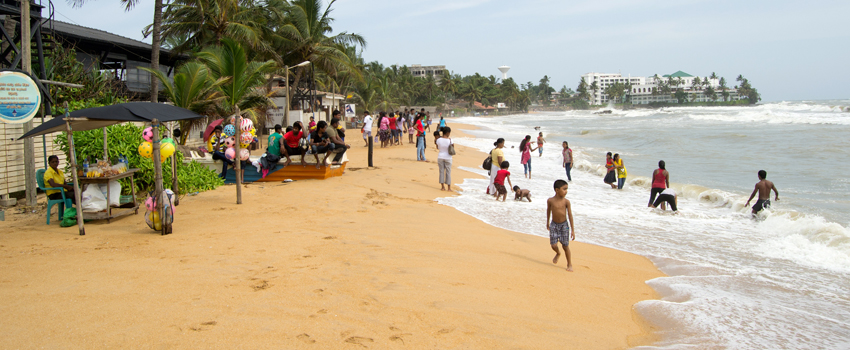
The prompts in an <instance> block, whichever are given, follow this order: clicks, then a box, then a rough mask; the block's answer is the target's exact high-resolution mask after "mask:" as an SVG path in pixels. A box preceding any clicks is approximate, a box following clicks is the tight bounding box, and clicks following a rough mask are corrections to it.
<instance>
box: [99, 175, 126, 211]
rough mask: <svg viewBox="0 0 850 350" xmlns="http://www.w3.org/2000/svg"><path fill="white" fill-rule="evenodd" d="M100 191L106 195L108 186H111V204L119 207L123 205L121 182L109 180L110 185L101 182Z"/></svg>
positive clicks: (108, 199)
mask: <svg viewBox="0 0 850 350" xmlns="http://www.w3.org/2000/svg"><path fill="white" fill-rule="evenodd" d="M98 186H99V187H100V192H101V193H103V197H104V198H105V197H106V186H109V194H110V196H109V198H107V201H108V202H109V206H110V207H113V208H117V207H120V206H121V183H120V182H118V181H117V180H112V181H109V184H108V185H104V184H100V185H98Z"/></svg>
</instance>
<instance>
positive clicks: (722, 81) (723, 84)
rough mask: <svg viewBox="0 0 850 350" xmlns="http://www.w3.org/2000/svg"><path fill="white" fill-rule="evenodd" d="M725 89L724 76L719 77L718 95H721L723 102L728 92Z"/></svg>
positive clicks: (727, 96)
mask: <svg viewBox="0 0 850 350" xmlns="http://www.w3.org/2000/svg"><path fill="white" fill-rule="evenodd" d="M726 89H728V88H727V87H726V78H724V77H720V95H722V96H723V102H726V99H728V98H729V92H727V91H726Z"/></svg>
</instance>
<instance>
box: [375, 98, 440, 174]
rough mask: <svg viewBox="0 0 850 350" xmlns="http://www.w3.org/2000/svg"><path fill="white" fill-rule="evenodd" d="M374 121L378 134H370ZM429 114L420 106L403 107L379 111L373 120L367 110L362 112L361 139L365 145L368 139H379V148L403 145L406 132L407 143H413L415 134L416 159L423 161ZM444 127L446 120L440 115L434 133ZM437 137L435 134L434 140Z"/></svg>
mask: <svg viewBox="0 0 850 350" xmlns="http://www.w3.org/2000/svg"><path fill="white" fill-rule="evenodd" d="M373 122H376V124H377V125H378V134H377V135H376V136H373V135H372V124H373ZM431 123H432V121H431V116H430V114H429V113H428V112H426V111H425V108H422V110H420V111H419V112H417V111H416V110H414V109H405V110H404V112H400V111H395V112H392V111H391V112H380V113H378V119H377V120H374V119H373V118H372V116H371V115H370V114H369V111H364V112H363V128H362V129H361V132H362V133H363V141H364V142H365V145H364V147H365V146H368V145H369V139H370V138H372V137H374V138H375V142H377V141H378V140H380V142H381V148H384V147H390V146H393V145H404V137H403V135H404V134H405V133H407V135H408V143H409V144H411V145H413V144H414V141H413V136H414V134H415V135H416V141H415V142H416V143H415V145H416V160H417V161H421V162H424V161H426V159H425V149H426V148H427V142H426V138H425V132H427V131H431ZM444 127H446V121H445V119H443V117H442V115H441V116H440V124H439V127H438V130H437V131H436V132H435V133H439V132H441V130H442V128H444ZM437 138H438V137H436V136H435V140H436V139H437Z"/></svg>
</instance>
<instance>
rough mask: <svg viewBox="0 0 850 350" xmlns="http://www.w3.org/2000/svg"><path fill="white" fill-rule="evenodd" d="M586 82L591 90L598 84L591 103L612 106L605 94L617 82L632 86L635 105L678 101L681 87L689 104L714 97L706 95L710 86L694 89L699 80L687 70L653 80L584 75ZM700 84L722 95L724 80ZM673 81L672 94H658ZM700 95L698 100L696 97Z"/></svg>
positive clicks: (731, 94) (733, 95)
mask: <svg viewBox="0 0 850 350" xmlns="http://www.w3.org/2000/svg"><path fill="white" fill-rule="evenodd" d="M581 78H582V79H584V81H585V83H587V85H588V90H589V89H590V88H589V87H590V85H591V84H593V82H596V84H597V87H598V88H597V90H596V91H590V90H589V91H588V92H589V93H590V95H591V98H590V101H589V102H590V103H591V104H595V105H602V104H607V103H608V100H609V98H608V95H607V94H606V93H605V89H606V88H608V86H611V85H612V84H614V83H621V84H629V85H630V86H631V89H630V91H628V92H627V95H629V99H630V100H631V103H632V104H649V103H654V102H676V99H675V98H674V97H673V96H672V93H673V92H675V91H676V90H677V89H679V88H681V89H682V90H683V91H684V92H685V93H686V94H688V101H689V102H690V101H694V102H711V101H712V100H711V98H710V96H708V94H706V93H705V88H706V87H707V86H706V85H700V86H697V87H695V86H693V83H694V80H695V79H696V78H697V77H695V76H693V75H690V74H688V73H685V72H683V71H677V72H676V73H673V74H665V75H663V76H660V77H658V78H656V77H655V76H651V77H633V76H631V75H629V76H627V77H623V76H622V75H621V74H619V73H587V74H584V75H582V76H581ZM699 78H700V81H706V80H708V81H709V83H708V86H711V87H712V88H714V89H715V91H716V92H717V95H718V96H721V92H720V80H719V79H711V78H709V77H699ZM679 79H681V84H680V83H679ZM661 81H664V82H670V84H671V85H670V87H671V89H672V91H671V93H670V94H665V95H660V94H658V83H659V82H661ZM726 91H727V92H728V93H729V100H730V101H734V100H738V99H740V98H739V96H738V92H737V91H736V90H735V89H733V88H731V87H727V89H726ZM694 95H696V97H694ZM717 100H718V101H722V100H723V98H722V97H719V98H718V99H717Z"/></svg>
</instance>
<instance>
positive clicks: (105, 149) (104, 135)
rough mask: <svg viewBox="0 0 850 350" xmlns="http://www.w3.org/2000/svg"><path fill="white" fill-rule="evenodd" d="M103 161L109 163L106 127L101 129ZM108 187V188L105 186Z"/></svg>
mask: <svg viewBox="0 0 850 350" xmlns="http://www.w3.org/2000/svg"><path fill="white" fill-rule="evenodd" d="M103 160H105V161H107V162H108V161H109V146H108V144H107V141H106V127H105V126H104V127H103ZM107 187H108V186H107Z"/></svg>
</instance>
